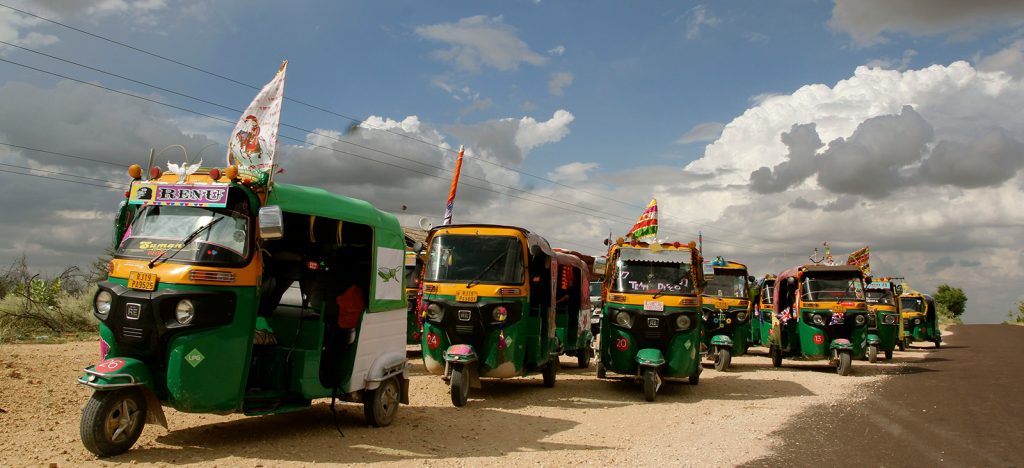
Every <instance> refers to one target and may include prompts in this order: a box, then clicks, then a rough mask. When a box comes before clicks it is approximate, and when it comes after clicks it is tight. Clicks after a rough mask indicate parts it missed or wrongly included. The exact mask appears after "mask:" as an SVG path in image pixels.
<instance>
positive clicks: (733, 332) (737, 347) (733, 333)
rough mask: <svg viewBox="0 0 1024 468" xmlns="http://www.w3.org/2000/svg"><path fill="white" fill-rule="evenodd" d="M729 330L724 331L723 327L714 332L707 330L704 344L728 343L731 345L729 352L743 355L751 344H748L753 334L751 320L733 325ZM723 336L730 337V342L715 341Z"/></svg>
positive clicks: (707, 345)
mask: <svg viewBox="0 0 1024 468" xmlns="http://www.w3.org/2000/svg"><path fill="white" fill-rule="evenodd" d="M754 320H756V319H754ZM705 330H707V327H706V326H705ZM727 330H728V333H723V330H722V329H718V330H715V331H713V332H712V331H707V332H706V333H705V334H704V346H706V347H710V346H717V345H722V344H727V345H729V354H732V355H733V356H742V355H744V354H746V353H747V347H748V346H749V345H748V344H747V343H748V341H747V340H748V339H749V337H750V335H751V332H750V320H748V321H747V322H746V323H743V324H740V325H735V326H732V327H730V328H728V329H727ZM722 338H726V339H728V340H729V342H728V343H721V342H719V343H715V342H714V340H715V339H719V340H721V339H722Z"/></svg>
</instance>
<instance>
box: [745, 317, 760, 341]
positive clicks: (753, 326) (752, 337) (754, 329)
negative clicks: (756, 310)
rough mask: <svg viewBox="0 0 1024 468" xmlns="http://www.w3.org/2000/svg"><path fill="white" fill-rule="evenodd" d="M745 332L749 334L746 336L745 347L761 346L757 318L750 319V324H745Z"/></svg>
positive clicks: (758, 320)
mask: <svg viewBox="0 0 1024 468" xmlns="http://www.w3.org/2000/svg"><path fill="white" fill-rule="evenodd" d="M747 330H748V331H749V332H750V333H748V334H747V343H748V344H747V345H748V346H760V345H761V320H760V319H758V318H757V317H751V318H750V322H749V323H748V324H747Z"/></svg>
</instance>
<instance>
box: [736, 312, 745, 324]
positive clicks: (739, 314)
mask: <svg viewBox="0 0 1024 468" xmlns="http://www.w3.org/2000/svg"><path fill="white" fill-rule="evenodd" d="M746 320H747V311H745V310H741V311H739V312H737V313H736V321H737V322H743V321H746Z"/></svg>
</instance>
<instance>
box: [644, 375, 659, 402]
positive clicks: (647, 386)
mask: <svg viewBox="0 0 1024 468" xmlns="http://www.w3.org/2000/svg"><path fill="white" fill-rule="evenodd" d="M656 393H658V371H656V370H654V368H653V367H648V368H645V369H644V400H646V401H654V395H655V394H656Z"/></svg>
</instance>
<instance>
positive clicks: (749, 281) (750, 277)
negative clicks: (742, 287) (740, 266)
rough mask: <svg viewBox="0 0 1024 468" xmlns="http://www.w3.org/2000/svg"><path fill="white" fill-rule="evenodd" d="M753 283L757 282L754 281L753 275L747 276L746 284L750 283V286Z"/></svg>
mask: <svg viewBox="0 0 1024 468" xmlns="http://www.w3.org/2000/svg"><path fill="white" fill-rule="evenodd" d="M755 281H757V280H756V279H754V275H749V276H747V282H748V283H750V284H754V282H755Z"/></svg>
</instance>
